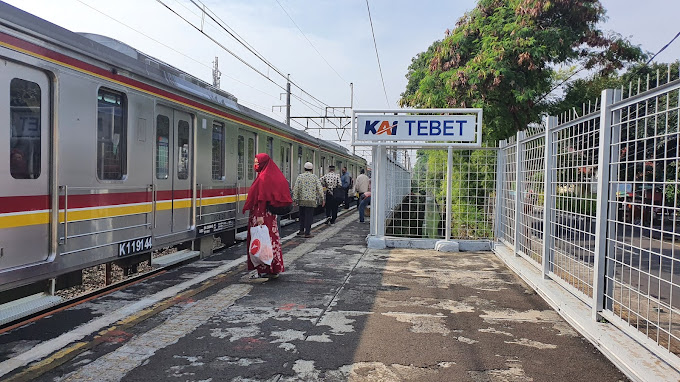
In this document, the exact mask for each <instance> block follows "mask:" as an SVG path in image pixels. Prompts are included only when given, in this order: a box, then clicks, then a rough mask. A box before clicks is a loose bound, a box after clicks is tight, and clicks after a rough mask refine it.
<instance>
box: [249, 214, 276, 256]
mask: <svg viewBox="0 0 680 382" xmlns="http://www.w3.org/2000/svg"><path fill="white" fill-rule="evenodd" d="M248 253H249V254H250V261H251V262H252V263H253V265H255V266H258V265H260V264H266V265H272V260H274V250H273V249H272V240H271V238H270V237H269V228H267V226H266V225H264V224H263V225H256V226H254V227H251V228H250V248H249V249H248Z"/></svg>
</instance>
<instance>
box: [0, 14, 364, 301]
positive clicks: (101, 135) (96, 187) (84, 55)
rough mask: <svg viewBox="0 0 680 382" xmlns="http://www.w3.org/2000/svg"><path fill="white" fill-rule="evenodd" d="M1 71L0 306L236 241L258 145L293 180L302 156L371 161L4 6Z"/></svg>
mask: <svg viewBox="0 0 680 382" xmlns="http://www.w3.org/2000/svg"><path fill="white" fill-rule="evenodd" d="M0 66H2V70H0V89H1V91H0V119H1V120H3V121H9V122H10V123H9V124H6V122H5V123H3V124H1V125H0V136H1V135H4V137H5V138H4V139H0V158H2V157H4V158H6V159H5V160H0V177H1V178H2V182H0V304H3V303H6V302H8V301H12V300H15V299H17V298H20V297H23V296H29V295H31V294H32V293H36V292H40V291H44V290H45V288H46V285H49V288H51V289H52V290H54V289H61V288H65V287H68V286H73V285H75V284H77V283H78V282H79V280H81V279H82V270H83V269H86V268H88V267H92V266H96V265H100V264H105V263H116V264H119V265H121V266H122V267H131V266H134V265H136V264H139V263H140V262H143V261H150V258H151V257H150V256H151V252H152V251H154V250H157V249H160V248H167V247H173V246H177V247H180V248H195V247H197V246H198V245H199V243H205V242H206V241H205V238H214V237H219V238H220V239H221V240H222V241H223V242H224V243H225V244H229V243H232V242H233V241H234V239H235V236H236V234H237V232H238V231H241V230H244V229H245V227H246V224H247V216H245V215H244V214H243V213H241V209H242V207H243V203H244V202H245V199H246V197H247V195H248V189H249V187H250V185H251V183H252V182H253V180H254V179H255V176H256V174H255V172H254V170H253V162H254V158H255V155H256V154H257V153H259V152H265V153H268V154H269V155H270V157H271V158H272V159H273V160H274V161H275V162H276V163H277V164H278V166H279V167H280V168H281V170H282V172H283V173H284V175H285V176H286V178H287V179H288V180H289V182H294V180H295V178H296V176H297V175H298V174H299V173H301V172H302V171H303V165H304V163H305V162H312V163H313V164H314V172H315V173H316V174H317V175H319V176H321V175H323V174H324V173H325V172H326V171H327V169H328V166H329V165H331V164H332V165H335V166H336V168H338V169H339V168H341V167H346V168H347V169H348V171H349V173H350V175H351V176H352V177H353V178H356V176H357V175H358V174H359V171H360V169H362V168H366V167H367V166H366V164H367V163H366V160H365V159H363V158H361V157H359V156H357V155H354V154H352V153H350V152H349V150H347V149H346V148H345V147H343V146H341V145H339V144H337V143H334V142H329V141H324V140H322V139H319V138H316V137H313V136H311V135H309V134H307V133H306V132H304V131H301V130H298V129H295V128H292V127H290V126H288V125H286V124H284V123H282V122H279V121H276V120H274V119H272V118H270V117H267V116H265V115H263V114H261V113H258V112H256V111H254V110H252V109H249V108H247V107H245V106H243V105H241V104H239V102H238V99H237V98H236V97H235V96H234V95H232V94H230V93H228V92H226V91H223V90H221V89H219V88H216V87H214V86H212V85H211V84H209V83H207V82H205V81H202V80H200V79H198V78H197V77H194V76H192V75H190V74H188V73H185V72H183V71H181V70H179V69H177V68H175V67H173V66H171V65H169V64H167V63H164V62H162V61H160V60H158V59H155V58H154V57H151V56H149V55H147V54H144V53H142V52H140V51H138V50H136V49H134V48H132V47H130V46H129V45H127V44H124V43H122V42H119V41H117V40H115V39H112V38H109V37H106V36H101V35H95V34H86V33H75V32H72V31H69V30H66V29H64V28H61V27H59V26H57V25H54V24H52V23H50V22H48V21H46V20H43V19H41V18H39V17H36V16H34V15H31V14H29V13H26V12H24V11H22V10H20V9H17V8H15V7H12V6H10V5H8V4H5V3H2V2H0ZM2 126H4V127H2ZM3 131H4V132H3ZM8 158H9V160H7V159H8ZM295 214H296V210H293V212H292V216H293V217H295ZM208 242H210V241H209V240H208ZM203 245H205V244H203Z"/></svg>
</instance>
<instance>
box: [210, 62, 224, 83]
mask: <svg viewBox="0 0 680 382" xmlns="http://www.w3.org/2000/svg"><path fill="white" fill-rule="evenodd" d="M212 75H213V86H214V87H216V88H218V89H219V88H220V77H221V76H222V72H220V69H219V64H218V57H215V61H213V70H212Z"/></svg>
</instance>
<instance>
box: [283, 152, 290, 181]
mask: <svg viewBox="0 0 680 382" xmlns="http://www.w3.org/2000/svg"><path fill="white" fill-rule="evenodd" d="M281 172H283V175H284V176H285V177H286V179H288V181H290V144H287V143H284V144H283V146H281Z"/></svg>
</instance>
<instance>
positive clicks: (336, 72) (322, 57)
mask: <svg viewBox="0 0 680 382" xmlns="http://www.w3.org/2000/svg"><path fill="white" fill-rule="evenodd" d="M276 3H277V4H278V5H279V7H281V9H282V10H283V12H284V13H285V14H286V16H288V18H289V19H290V21H292V22H293V25H295V27H296V28H297V29H298V30H299V31H300V33H302V36H303V37H304V38H305V40H307V42H308V43H309V45H311V46H312V48H314V50H315V51H316V53H317V54H318V55H319V57H321V59H322V60H323V61H324V62H325V63H326V65H328V67H329V68H331V69H332V70H333V71H334V72H335V74H336V75H337V76H338V77H339V78H340V79H341V80H343V81H345V82H348V81H347V80H346V79H344V78H342V76H341V75H340V73H338V71H337V70H335V68H334V67H333V66H332V65H331V64H330V63H329V62H328V60H326V58H325V57H324V56H323V55H322V54H321V52H319V50H318V49H316V46H314V44H312V42H311V41H309V39H308V38H307V35H306V34H305V32H303V31H302V29H300V27H299V26H298V25H297V23H296V22H295V20H293V18H292V17H291V16H290V14H289V13H288V11H286V8H284V7H283V5H281V3H280V2H279V0H276Z"/></svg>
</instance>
